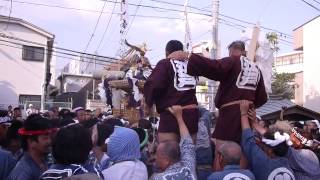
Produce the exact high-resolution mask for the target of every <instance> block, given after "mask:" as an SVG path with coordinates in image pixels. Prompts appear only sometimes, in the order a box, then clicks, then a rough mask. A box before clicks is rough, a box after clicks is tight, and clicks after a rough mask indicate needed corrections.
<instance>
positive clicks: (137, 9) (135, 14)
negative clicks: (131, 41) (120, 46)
mask: <svg viewBox="0 0 320 180" xmlns="http://www.w3.org/2000/svg"><path fill="white" fill-rule="evenodd" d="M142 1H143V0H140V1H139V5H138V6H137V8H136V11H135V13H134V15H133V18H132V21H131V23H130V24H129V27H128V29H127V32H126V34H125V37H127V35H128V33H129V30H130V28H131V27H132V24H133V21H134V19H135V18H136V16H137V13H138V11H139V8H140V5H141V3H142Z"/></svg>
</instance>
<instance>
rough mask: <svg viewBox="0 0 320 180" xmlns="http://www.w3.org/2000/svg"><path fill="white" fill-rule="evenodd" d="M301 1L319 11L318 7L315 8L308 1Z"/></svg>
mask: <svg viewBox="0 0 320 180" xmlns="http://www.w3.org/2000/svg"><path fill="white" fill-rule="evenodd" d="M301 1H302V2H304V3H306V4H307V5H308V6H310V7H312V8H313V9H315V10H317V11H320V9H319V8H317V7H315V6H314V5H313V4H311V3H309V2H307V1H305V0H301Z"/></svg>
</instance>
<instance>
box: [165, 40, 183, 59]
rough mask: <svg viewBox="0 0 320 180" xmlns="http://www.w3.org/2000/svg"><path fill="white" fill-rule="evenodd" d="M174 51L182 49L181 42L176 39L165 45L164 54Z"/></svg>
mask: <svg viewBox="0 0 320 180" xmlns="http://www.w3.org/2000/svg"><path fill="white" fill-rule="evenodd" d="M175 51H183V44H182V43H181V42H180V41H178V40H171V41H169V42H168V43H167V45H166V54H167V55H169V54H171V53H173V52H175Z"/></svg>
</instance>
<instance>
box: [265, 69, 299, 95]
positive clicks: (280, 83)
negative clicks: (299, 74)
mask: <svg viewBox="0 0 320 180" xmlns="http://www.w3.org/2000/svg"><path fill="white" fill-rule="evenodd" d="M273 78H274V80H273V82H272V84H271V89H272V94H274V95H281V96H282V97H283V98H287V99H293V98H294V85H293V83H294V78H295V74H293V73H281V74H279V73H276V72H274V77H273Z"/></svg>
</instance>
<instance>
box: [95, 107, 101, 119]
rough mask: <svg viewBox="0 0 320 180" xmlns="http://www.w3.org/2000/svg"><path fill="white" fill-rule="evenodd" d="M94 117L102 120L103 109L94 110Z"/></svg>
mask: <svg viewBox="0 0 320 180" xmlns="http://www.w3.org/2000/svg"><path fill="white" fill-rule="evenodd" d="M94 117H95V118H102V109H101V108H97V109H95V110H94Z"/></svg>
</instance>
